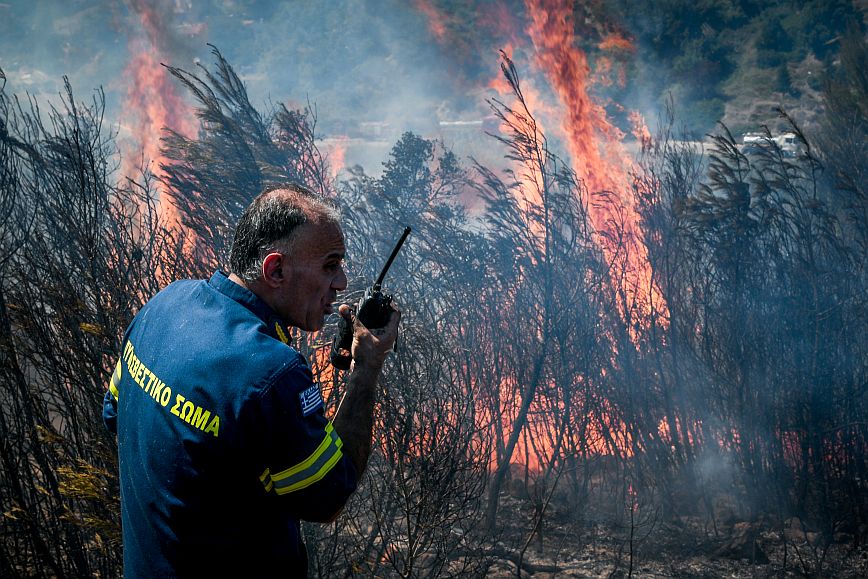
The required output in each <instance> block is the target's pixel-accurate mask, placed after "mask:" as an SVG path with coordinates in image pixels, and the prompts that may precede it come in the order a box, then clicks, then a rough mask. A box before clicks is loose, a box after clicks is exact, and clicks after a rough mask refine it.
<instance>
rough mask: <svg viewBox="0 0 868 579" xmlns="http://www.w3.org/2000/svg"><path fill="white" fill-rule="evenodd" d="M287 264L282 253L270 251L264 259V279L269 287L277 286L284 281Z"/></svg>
mask: <svg viewBox="0 0 868 579" xmlns="http://www.w3.org/2000/svg"><path fill="white" fill-rule="evenodd" d="M285 265H286V262H285V260H284V257H283V254H282V253H276V252H275V253H269V254H268V255H266V256H265V259H263V260H262V279H263V280H264V281H265V283H266V284H267V285H268V286H269V287H272V288H276V287H278V286H280V285H281V284H282V283H283V281H284V272H283V268H284V266H285Z"/></svg>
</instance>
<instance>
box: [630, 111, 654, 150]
mask: <svg viewBox="0 0 868 579" xmlns="http://www.w3.org/2000/svg"><path fill="white" fill-rule="evenodd" d="M627 118H628V119H629V120H630V127H631V130H630V132H631V133H633V136H634V137H635V138H636V140H637V141H638V142H639V144H640V145H642V146H643V147H647V146H648V145H650V144H651V131H649V130H648V125H647V124H646V123H645V117H643V116H642V113H640V112H639V111H630V112H629V113H628V115H627Z"/></svg>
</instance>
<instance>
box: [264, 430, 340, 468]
mask: <svg viewBox="0 0 868 579" xmlns="http://www.w3.org/2000/svg"><path fill="white" fill-rule="evenodd" d="M333 430H334V427H333V426H332V423H331V422H329V423H328V425H327V426H326V428H325V433H326V435H325V438H323V440H322V442H321V443H320V444H319V446H318V447H317V448H316V450H315V451H313V454H312V455H310V456H309V457H307V459H306V460H305V461H304V462H300V463H299V464H297V465H295V466H293V467H290V468H288V469H286V470H283V471H280V472H279V473H277V474H276V475H273V476H272V477H271V480H273V481H279V480H283V479H285V478H288V477H291V476H292V475H294V474H296V473H299V472H301V471H303V470H305V469H307V468H310V467H311V466H312V465H313V463H315V462H316V461H317V459H318V458H319V457H320V456H322V454H323V453H324V452H325V451H326V450H328V448H329V447H330V446H331V444H332V431H333ZM338 440H340V439H338Z"/></svg>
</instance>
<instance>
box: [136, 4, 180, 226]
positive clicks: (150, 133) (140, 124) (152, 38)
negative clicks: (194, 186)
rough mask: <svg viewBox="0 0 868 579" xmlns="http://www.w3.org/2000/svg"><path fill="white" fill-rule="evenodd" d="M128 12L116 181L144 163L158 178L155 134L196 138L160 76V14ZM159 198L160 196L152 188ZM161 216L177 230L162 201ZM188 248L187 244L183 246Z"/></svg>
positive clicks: (140, 9) (139, 7)
mask: <svg viewBox="0 0 868 579" xmlns="http://www.w3.org/2000/svg"><path fill="white" fill-rule="evenodd" d="M131 7H132V9H133V11H134V13H135V15H136V16H137V17H138V21H139V23H140V24H141V33H140V34H136V35H134V36H132V37H131V38H130V40H129V43H128V48H129V51H130V61H129V63H128V64H127V66H126V68H125V69H124V78H125V80H126V82H127V94H126V99H125V100H124V103H123V109H122V111H121V116H120V119H121V124H122V126H125V127H126V128H127V129H128V135H127V137H126V139H125V142H124V144H123V160H124V161H123V166H122V168H121V169H122V176H123V177H127V176H133V175H135V173H136V171H137V168H138V163H139V162H140V161H141V160H144V161H145V162H147V163H150V171H151V172H152V173H154V174H156V175H159V174H160V165H161V164H165V163H166V159H165V158H164V157H163V156H162V154H161V153H160V133H161V132H162V130H163V128H164V127H170V128H171V129H172V130H174V131H176V132H178V133H180V134H182V135H194V134H196V132H197V127H196V124H195V123H194V122H193V115H192V114H191V112H190V111H189V109H188V108H187V106H186V105H185V104H184V101H183V100H182V99H181V97H180V96H179V95H178V92H177V90H176V89H175V86H174V85H173V84H172V82H171V81H170V79H169V75H168V73H167V72H166V70H165V69H164V68H163V67H162V66H161V65H160V61H161V60H163V59H164V53H163V49H162V47H163V46H164V45H165V44H166V40H165V38H164V34H163V33H162V31H163V30H166V29H167V27H166V25H165V23H163V22H161V20H160V14H159V12H158V11H157V9H156V8H155V7H154V6H151V5H149V3H147V2H143V1H141V0H137V1H134V2H132V3H131ZM158 189H159V191H160V193H161V194H162V193H164V191H163V190H162V188H160V187H159V186H158ZM161 197H162V199H161V202H160V213H161V216H162V217H163V218H164V219H165V220H166V222H167V223H168V224H169V225H170V226H171V227H175V228H177V227H180V223H179V219H178V215H177V211H176V210H175V208H174V207H173V206H172V205H171V204H170V203H168V202H167V200H166V199H165V197H164V196H162V195H161ZM188 243H192V242H188Z"/></svg>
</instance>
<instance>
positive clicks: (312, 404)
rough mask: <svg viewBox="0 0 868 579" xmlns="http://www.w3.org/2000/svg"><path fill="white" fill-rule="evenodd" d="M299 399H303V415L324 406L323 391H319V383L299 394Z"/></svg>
mask: <svg viewBox="0 0 868 579" xmlns="http://www.w3.org/2000/svg"><path fill="white" fill-rule="evenodd" d="M298 399H299V400H300V401H301V415H302V416H307V415H308V414H310V413H311V412H313V411H314V410H316V409H317V408H319V407H320V406H322V393H321V392H320V391H319V385H318V384H314V385H313V386H311V387H310V388H308V389H307V390H305V391H304V392H302V393H301V394H299V395H298Z"/></svg>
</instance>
